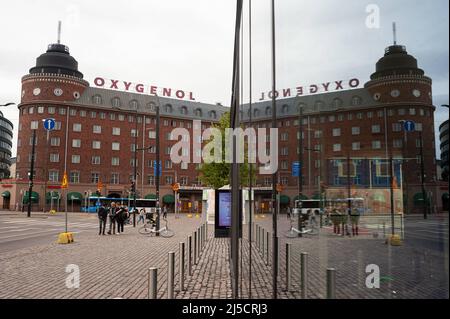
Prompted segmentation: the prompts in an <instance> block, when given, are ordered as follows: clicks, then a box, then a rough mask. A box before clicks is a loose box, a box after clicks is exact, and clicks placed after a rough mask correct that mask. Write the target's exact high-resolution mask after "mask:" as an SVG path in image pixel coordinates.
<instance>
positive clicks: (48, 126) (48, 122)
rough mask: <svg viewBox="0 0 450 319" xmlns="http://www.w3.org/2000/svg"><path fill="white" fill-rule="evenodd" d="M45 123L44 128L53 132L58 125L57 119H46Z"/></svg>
mask: <svg viewBox="0 0 450 319" xmlns="http://www.w3.org/2000/svg"><path fill="white" fill-rule="evenodd" d="M43 122H44V128H45V129H46V130H47V131H51V130H53V129H54V128H55V124H56V122H55V119H44V120H43Z"/></svg>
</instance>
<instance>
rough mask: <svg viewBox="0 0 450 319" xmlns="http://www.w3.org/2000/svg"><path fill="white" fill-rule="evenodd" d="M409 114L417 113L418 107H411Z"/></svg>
mask: <svg viewBox="0 0 450 319" xmlns="http://www.w3.org/2000/svg"><path fill="white" fill-rule="evenodd" d="M409 115H416V109H415V108H413V107H412V108H410V109H409Z"/></svg>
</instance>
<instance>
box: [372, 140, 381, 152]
mask: <svg viewBox="0 0 450 319" xmlns="http://www.w3.org/2000/svg"><path fill="white" fill-rule="evenodd" d="M372 148H373V149H374V150H379V149H380V148H381V141H372Z"/></svg>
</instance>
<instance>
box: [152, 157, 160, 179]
mask: <svg viewBox="0 0 450 319" xmlns="http://www.w3.org/2000/svg"><path fill="white" fill-rule="evenodd" d="M153 175H155V176H156V175H157V174H156V160H153ZM158 175H159V176H162V165H161V161H159V174H158Z"/></svg>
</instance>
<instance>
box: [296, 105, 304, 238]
mask: <svg viewBox="0 0 450 319" xmlns="http://www.w3.org/2000/svg"><path fill="white" fill-rule="evenodd" d="M298 108H299V112H298V134H299V136H298V154H297V155H298V163H299V168H298V182H297V183H298V200H299V201H300V203H301V200H302V192H303V176H302V168H303V107H302V106H301V105H299V107H298ZM302 226H303V223H302V213H301V207H300V211H299V215H298V230H299V233H298V237H302V236H303V235H302V230H303V229H302Z"/></svg>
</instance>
